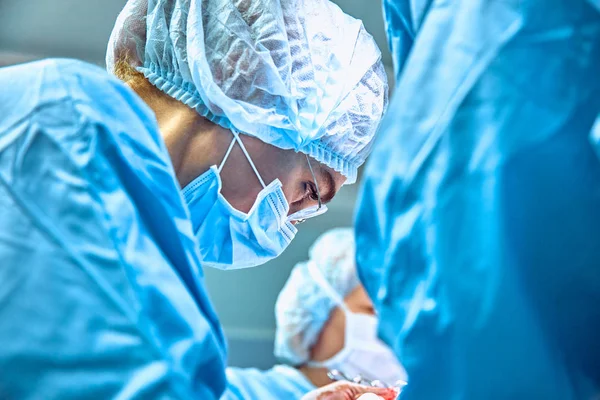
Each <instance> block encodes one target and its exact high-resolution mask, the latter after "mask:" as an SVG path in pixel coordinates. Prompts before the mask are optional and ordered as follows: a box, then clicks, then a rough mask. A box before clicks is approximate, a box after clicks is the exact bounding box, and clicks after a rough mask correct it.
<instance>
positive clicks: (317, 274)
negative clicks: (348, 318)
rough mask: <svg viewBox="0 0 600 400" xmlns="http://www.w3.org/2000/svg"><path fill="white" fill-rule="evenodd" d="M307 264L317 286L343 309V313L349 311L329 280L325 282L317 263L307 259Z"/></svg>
mask: <svg viewBox="0 0 600 400" xmlns="http://www.w3.org/2000/svg"><path fill="white" fill-rule="evenodd" d="M307 264H308V265H307V267H308V272H309V273H310V276H311V277H312V278H313V279H314V281H315V282H316V283H317V284H318V285H319V287H320V288H321V289H323V291H324V292H325V293H326V294H327V296H329V298H330V299H331V300H333V301H334V302H335V303H336V304H337V305H338V306H339V307H340V308H341V309H342V310H343V311H344V313H346V314H348V313H351V311H350V310H349V309H348V306H347V305H346V303H344V299H343V298H342V297H341V296H340V295H339V294H338V293H337V292H336V291H335V290H334V289H333V288H332V287H331V285H330V284H329V282H327V280H326V279H325V277H324V276H323V274H322V273H321V271H320V270H319V268H318V267H317V264H316V263H315V262H314V261H308V263H307Z"/></svg>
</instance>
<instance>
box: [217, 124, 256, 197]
mask: <svg viewBox="0 0 600 400" xmlns="http://www.w3.org/2000/svg"><path fill="white" fill-rule="evenodd" d="M231 133H233V140H232V141H231V144H230V145H229V148H228V149H227V152H226V153H225V157H223V161H221V165H219V168H218V171H219V172H221V169H222V168H223V165H225V161H226V160H227V157H229V154H230V153H231V150H232V149H233V146H234V145H235V143H236V142H237V143H238V144H239V145H240V148H241V149H242V151H243V152H244V155H245V156H246V159H247V160H248V163H250V166H251V167H252V170H253V171H254V173H255V174H256V177H257V178H258V181H259V182H260V184H261V185H262V187H263V189H264V188H266V187H267V185H265V182H264V181H263V179H262V177H261V176H260V174H259V173H258V170H257V169H256V166H255V165H254V162H252V158H251V157H250V154H248V150H246V146H244V143H243V142H242V139H241V138H240V135H239V133H238V132H237V131H236V130H233V129H232V130H231Z"/></svg>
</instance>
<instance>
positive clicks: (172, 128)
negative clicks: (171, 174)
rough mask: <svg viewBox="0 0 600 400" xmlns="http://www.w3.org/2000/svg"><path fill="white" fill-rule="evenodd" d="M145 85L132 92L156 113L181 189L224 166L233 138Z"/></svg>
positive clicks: (180, 104) (195, 113) (158, 91)
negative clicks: (214, 166) (216, 166)
mask: <svg viewBox="0 0 600 400" xmlns="http://www.w3.org/2000/svg"><path fill="white" fill-rule="evenodd" d="M145 82H146V83H147V85H144V86H132V88H133V89H134V90H135V91H136V92H137V94H138V95H139V96H140V97H141V98H142V99H143V100H144V102H145V103H146V104H147V105H148V106H149V107H150V108H151V109H152V111H154V114H155V116H156V120H157V122H158V127H159V130H160V133H161V135H162V137H163V140H164V141H165V144H166V146H167V149H168V151H169V156H170V158H171V163H172V164H173V168H174V169H175V175H176V176H177V180H178V181H179V185H180V186H181V187H185V186H186V185H187V184H188V183H190V182H191V181H192V180H194V179H195V178H196V177H198V176H199V175H201V174H202V173H203V172H205V171H207V170H208V169H209V168H210V167H211V166H212V165H218V164H219V163H220V162H221V159H222V157H223V154H224V153H225V151H226V149H227V146H228V145H229V142H230V141H231V135H224V134H223V133H222V132H220V130H221V128H220V127H219V126H217V125H216V124H213V123H211V122H210V121H208V120H207V119H205V118H203V117H201V116H200V115H199V114H198V113H197V112H196V111H195V110H193V109H191V108H189V107H188V106H187V105H185V104H183V103H182V102H180V101H177V100H175V99H173V98H172V97H170V96H168V95H167V94H165V93H163V92H161V91H160V90H158V89H156V88H155V87H154V86H152V85H151V84H150V83H149V82H147V81H145Z"/></svg>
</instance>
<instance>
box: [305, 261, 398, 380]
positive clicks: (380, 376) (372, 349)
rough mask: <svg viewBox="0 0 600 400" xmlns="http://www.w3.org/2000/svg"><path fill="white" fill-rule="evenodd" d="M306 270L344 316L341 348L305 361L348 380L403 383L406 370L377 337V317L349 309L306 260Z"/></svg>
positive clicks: (314, 266)
mask: <svg viewBox="0 0 600 400" xmlns="http://www.w3.org/2000/svg"><path fill="white" fill-rule="evenodd" d="M308 270H309V272H310V274H311V276H312V278H313V279H314V280H315V282H316V283H317V284H318V285H319V286H320V287H321V289H323V291H324V292H325V293H326V294H327V296H329V297H330V298H331V299H332V300H333V301H335V302H336V304H337V305H338V306H339V307H340V308H341V309H342V311H343V312H344V315H345V317H346V326H345V335H344V347H343V348H342V350H340V351H339V352H338V353H337V354H335V355H334V356H333V357H331V358H329V359H327V360H325V361H310V362H309V363H308V364H309V365H310V366H314V367H323V368H327V369H328V370H334V369H335V370H338V371H341V372H342V373H343V374H344V375H345V376H347V377H349V378H350V379H352V378H354V377H356V376H360V377H362V378H364V379H367V380H371V381H373V380H379V381H381V382H383V383H385V384H386V385H388V386H395V385H396V384H397V383H398V382H399V381H401V382H402V383H405V382H406V380H407V375H406V371H405V370H404V368H403V367H402V365H401V364H400V362H399V361H398V359H397V358H396V356H395V355H394V353H393V352H392V350H391V349H390V348H389V347H388V346H387V345H386V344H385V343H383V342H382V341H381V340H380V339H379V338H378V336H377V325H378V322H379V321H378V319H377V317H375V316H374V315H368V314H359V313H354V312H352V311H350V309H349V308H348V306H347V305H346V303H344V299H342V298H341V297H340V296H339V295H338V294H337V293H336V292H335V291H334V290H333V288H332V287H331V286H330V285H329V283H328V282H327V280H326V279H325V277H324V276H323V275H322V274H321V271H319V269H318V268H317V266H316V265H315V264H314V262H312V261H310V262H309V264H308Z"/></svg>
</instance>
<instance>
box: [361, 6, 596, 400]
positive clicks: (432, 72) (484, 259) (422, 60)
mask: <svg viewBox="0 0 600 400" xmlns="http://www.w3.org/2000/svg"><path fill="white" fill-rule="evenodd" d="M593 4H594V2H592V1H590V2H587V1H583V0H576V1H568V2H567V1H560V0H544V1H542V0H514V1H497V0H473V1H451V2H444V1H419V0H412V1H401V0H397V1H387V2H386V7H387V10H386V15H387V17H388V19H387V24H388V32H391V40H390V43H391V45H392V51H393V56H394V60H395V63H396V66H397V67H398V68H397V70H398V72H399V77H398V84H397V89H396V93H395V94H394V97H393V101H392V103H391V105H390V107H389V109H388V114H387V116H386V119H385V120H384V122H383V124H382V132H381V136H380V139H379V140H378V142H377V143H376V145H375V149H374V151H373V154H372V156H371V159H370V162H369V163H368V167H367V171H366V178H365V181H364V185H363V188H362V192H361V195H360V204H359V209H358V211H357V217H356V235H357V237H356V246H357V262H358V269H359V276H360V278H361V281H362V282H363V283H364V285H365V286H366V288H367V291H368V292H369V294H370V295H371V297H372V298H373V299H374V302H375V306H376V308H377V310H378V312H379V317H380V321H381V325H380V335H381V337H382V338H383V339H384V340H385V341H386V342H387V343H389V344H390V345H391V346H393V348H394V349H395V351H396V354H397V355H398V356H399V358H400V359H401V360H402V361H403V364H404V365H405V367H406V369H407V372H408V375H409V385H408V387H407V388H406V389H405V390H404V392H403V393H402V395H401V398H402V400H406V399H409V400H410V399H419V400H427V399H442V398H452V399H455V400H458V399H461V400H462V399H542V398H543V399H561V400H564V399H591V398H592V395H598V394H600V376H599V375H600V347H599V346H598V338H597V332H599V331H600V307H598V304H600V268H598V266H599V265H600V161H599V158H598V157H599V154H600V153H599V152H600V145H599V141H600V137H598V134H597V133H596V134H593V133H592V132H593V131H592V125H593V123H594V120H595V119H596V118H597V116H598V115H599V112H600V74H599V71H600V14H599V13H598V10H597V9H596V8H594V7H593V6H592V5H593ZM405 36H407V37H414V40H413V39H411V40H410V41H409V42H402V40H403V39H402V38H403V37H405ZM407 46H408V47H409V49H408V50H407V49H406V47H407Z"/></svg>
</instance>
